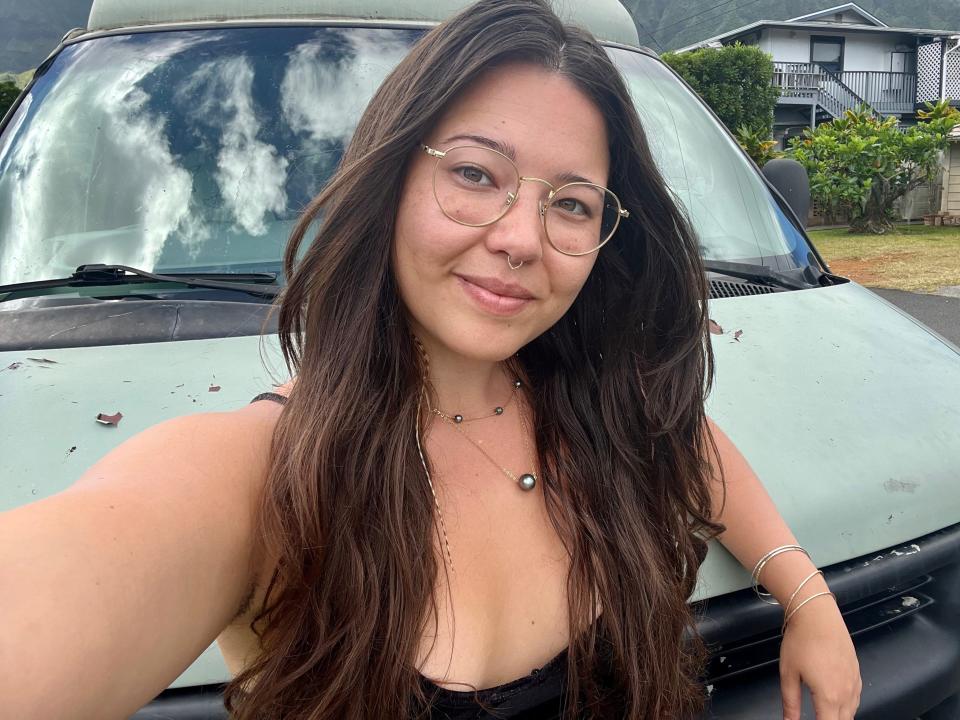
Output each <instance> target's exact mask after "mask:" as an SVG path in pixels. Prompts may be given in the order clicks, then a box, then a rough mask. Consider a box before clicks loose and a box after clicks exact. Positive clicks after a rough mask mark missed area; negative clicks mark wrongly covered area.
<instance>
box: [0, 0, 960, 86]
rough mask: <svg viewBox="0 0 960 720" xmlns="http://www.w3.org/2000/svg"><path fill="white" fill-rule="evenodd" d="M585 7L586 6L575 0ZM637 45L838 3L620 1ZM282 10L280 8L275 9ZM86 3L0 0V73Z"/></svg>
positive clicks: (70, 22) (902, 21) (29, 63)
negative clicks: (632, 23) (637, 38)
mask: <svg viewBox="0 0 960 720" xmlns="http://www.w3.org/2000/svg"><path fill="white" fill-rule="evenodd" d="M575 1H576V2H589V1H590V0H575ZM621 1H622V2H623V4H624V5H626V7H627V9H628V10H629V11H630V13H631V14H632V15H633V18H634V20H635V21H636V23H637V29H638V30H639V32H640V40H641V42H643V43H644V44H646V45H648V46H649V47H651V48H653V49H654V50H658V51H662V50H671V49H675V48H678V47H682V46H684V45H689V44H691V43H694V42H697V41H698V40H703V39H705V38H708V37H711V36H713V35H716V34H718V33H721V32H725V31H727V30H732V29H734V28H737V27H740V26H742V25H748V24H749V23H752V22H755V21H756V20H787V19H789V18H792V17H796V16H797V15H803V14H805V13H808V12H814V11H816V10H822V9H825V8H828V7H833V6H835V5H838V4H840V3H841V2H842V0H621ZM278 4H282V3H278ZM858 4H859V5H860V7H862V8H863V9H864V10H866V11H867V12H870V13H873V14H874V15H876V16H877V17H878V18H880V20H882V21H883V22H885V23H887V25H891V26H899V27H915V28H931V29H937V30H957V31H960V0H861V1H860V2H859V3H858ZM90 5H91V0H44V1H43V2H24V0H0V72H16V73H19V72H23V71H24V70H27V69H29V68H34V67H36V66H37V65H38V64H39V63H40V62H41V61H42V60H43V59H44V58H45V57H46V56H47V53H49V52H50V51H51V50H52V49H53V48H54V47H56V45H57V43H58V42H59V41H60V38H62V37H63V35H64V33H66V32H67V31H68V30H70V29H71V28H75V27H81V26H83V25H85V24H86V22H87V16H88V15H89V13H90Z"/></svg>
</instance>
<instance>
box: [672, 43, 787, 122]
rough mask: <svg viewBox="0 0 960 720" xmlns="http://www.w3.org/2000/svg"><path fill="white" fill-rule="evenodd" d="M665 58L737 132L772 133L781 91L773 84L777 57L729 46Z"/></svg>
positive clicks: (750, 49)
mask: <svg viewBox="0 0 960 720" xmlns="http://www.w3.org/2000/svg"><path fill="white" fill-rule="evenodd" d="M662 57H663V61H664V62H666V63H667V64H668V65H670V67H672V68H673V69H674V70H676V71H677V73H679V74H680V76H681V77H683V79H684V80H686V81H687V83H689V85H690V87H692V88H693V89H694V90H696V91H697V94H699V95H700V97H702V98H703V100H704V102H706V103H707V105H709V106H710V107H711V108H712V109H713V111H714V112H715V113H716V114H717V117H719V118H720V120H721V122H723V124H724V125H726V126H727V127H728V128H729V129H730V132H732V133H734V134H736V132H737V130H738V128H740V127H745V128H747V129H748V130H749V131H751V132H759V133H765V137H769V136H770V132H771V129H772V128H773V109H774V107H775V106H776V104H777V98H778V97H779V94H780V91H779V89H777V88H776V87H774V86H773V84H772V81H773V60H772V59H771V58H770V55H768V54H767V53H765V52H763V51H762V50H760V48H757V47H753V46H750V45H741V44H740V43H736V44H734V45H727V46H725V47H722V48H703V49H700V50H694V51H692V52H688V53H682V54H677V53H665V54H664V55H663V56H662Z"/></svg>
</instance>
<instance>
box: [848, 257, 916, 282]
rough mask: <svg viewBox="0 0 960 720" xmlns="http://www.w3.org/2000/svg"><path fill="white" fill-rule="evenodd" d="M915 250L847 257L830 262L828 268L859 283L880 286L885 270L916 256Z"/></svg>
mask: <svg viewBox="0 0 960 720" xmlns="http://www.w3.org/2000/svg"><path fill="white" fill-rule="evenodd" d="M917 254H918V253H915V252H900V253H887V254H884V255H874V256H873V257H869V258H848V259H844V260H833V261H831V262H830V270H832V271H833V272H834V273H836V274H837V275H843V276H844V277H848V278H850V279H851V280H855V281H856V282H858V283H860V284H861V285H867V286H882V285H884V277H885V275H886V270H887V269H888V268H889V267H890V266H891V265H892V264H894V263H902V262H904V261H906V260H909V259H910V258H912V257H914V256H916V255H917Z"/></svg>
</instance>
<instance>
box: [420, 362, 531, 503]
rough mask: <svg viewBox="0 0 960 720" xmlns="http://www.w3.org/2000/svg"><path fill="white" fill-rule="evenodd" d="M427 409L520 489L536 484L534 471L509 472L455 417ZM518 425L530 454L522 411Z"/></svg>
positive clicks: (528, 488)
mask: <svg viewBox="0 0 960 720" xmlns="http://www.w3.org/2000/svg"><path fill="white" fill-rule="evenodd" d="M517 382H518V383H519V382H520V381H519V380H517ZM427 409H428V410H430V411H431V412H432V413H434V414H435V415H439V416H440V417H442V418H443V419H444V420H446V421H447V422H448V423H450V425H452V426H453V428H454V430H456V431H457V432H459V433H460V434H461V435H463V436H464V437H465V438H466V439H467V440H469V441H470V442H471V443H472V444H473V446H474V447H475V448H477V450H479V451H480V452H481V453H483V456H484V457H485V458H486V459H487V460H489V461H490V462H491V463H493V464H494V466H495V467H498V468H500V472H502V473H503V474H504V475H506V476H507V477H508V478H509V479H510V480H512V481H513V482H515V483H517V485H519V486H520V489H521V490H524V491H526V492H529V491H530V490H533V489H534V488H535V487H536V486H537V475H536V473H523V474H522V475H521V476H520V477H517V476H516V475H514V474H513V473H512V472H510V471H509V470H508V469H507V468H505V467H504V466H503V465H501V464H500V463H498V462H497V461H496V460H494V459H493V456H492V455H490V453H488V452H487V450H486V448H484V447H483V445H481V444H480V443H479V442H477V441H476V440H474V439H473V438H472V437H470V436H469V435H468V434H467V431H466V430H464V429H463V428H462V427H460V423H459V422H458V421H457V420H456V419H453V418H450V417H449V416H446V415H444V414H443V413H441V412H440V411H439V410H436V409H434V408H431V407H429V406H428V407H427ZM520 427H521V433H522V435H523V447H524V450H526V452H527V455H530V454H531V453H530V444H529V442H528V441H527V423H526V421H525V420H524V417H523V412H520Z"/></svg>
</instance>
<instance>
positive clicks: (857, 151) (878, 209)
mask: <svg viewBox="0 0 960 720" xmlns="http://www.w3.org/2000/svg"><path fill="white" fill-rule="evenodd" d="M925 105H926V110H920V111H918V112H917V119H918V122H917V124H916V125H911V126H907V127H901V126H899V125H898V124H897V119H896V118H894V117H889V118H886V119H882V120H880V119H877V118H876V117H875V116H874V115H873V114H872V113H871V112H870V111H869V109H868V108H867V107H865V106H863V107H860V108H858V109H856V110H848V111H847V112H846V113H844V115H843V117H840V118H837V119H836V120H833V121H832V122H828V123H823V124H821V125H819V126H817V128H816V129H815V130H812V131H811V130H806V131H804V133H803V135H802V136H801V137H797V138H794V140H793V141H792V142H791V145H790V154H791V156H792V157H793V158H794V159H796V160H797V161H798V162H799V163H800V164H801V165H803V166H804V167H805V168H806V169H807V173H808V174H809V176H810V194H811V195H812V196H813V198H814V199H815V200H817V201H819V202H820V203H821V204H822V205H823V206H824V207H826V208H827V209H829V210H831V211H834V212H835V211H845V212H847V213H849V215H850V230H851V232H872V233H883V232H886V231H887V230H889V229H890V228H891V227H892V221H893V219H894V213H893V204H894V201H895V200H897V198H900V197H902V196H903V195H904V194H905V193H907V192H908V191H910V190H912V189H913V188H915V187H917V186H919V185H921V184H923V183H925V182H929V181H930V180H932V179H933V178H935V177H936V175H937V172H938V170H939V166H940V159H941V153H942V152H943V151H944V150H945V149H946V148H947V144H948V135H949V133H950V131H951V130H952V129H953V127H954V126H955V125H957V124H958V123H960V112H957V110H955V109H954V108H953V107H951V106H950V102H949V100H941V101H940V102H938V103H936V104H935V105H934V104H931V103H929V102H928V103H926V104H925Z"/></svg>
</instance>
